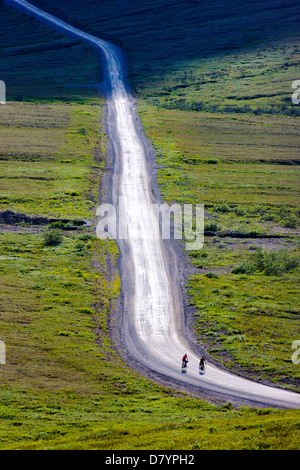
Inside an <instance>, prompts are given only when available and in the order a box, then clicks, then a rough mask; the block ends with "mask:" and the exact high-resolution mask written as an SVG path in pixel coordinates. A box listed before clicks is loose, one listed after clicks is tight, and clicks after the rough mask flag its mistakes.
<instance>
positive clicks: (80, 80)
mask: <svg viewBox="0 0 300 470" xmlns="http://www.w3.org/2000/svg"><path fill="white" fill-rule="evenodd" d="M34 3H35V4H36V5H39V6H41V7H44V8H45V9H47V10H48V11H52V12H53V13H56V14H59V16H60V17H62V18H63V19H65V20H67V21H69V22H71V23H72V24H74V25H76V26H78V27H81V28H82V29H85V30H86V31H88V32H91V33H93V34H97V35H99V36H101V37H103V38H105V39H108V40H111V41H112V42H114V43H116V44H118V45H120V46H121V47H122V48H123V49H124V50H125V51H126V54H127V57H128V65H129V67H128V76H129V81H130V85H131V87H132V89H133V92H134V93H135V95H136V97H137V101H138V112H139V115H140V117H141V120H142V124H143V126H144V129H145V133H146V135H147V137H148V138H149V139H150V141H151V142H152V144H153V146H154V148H155V150H156V156H157V163H159V165H160V169H159V170H158V171H157V179H158V183H159V185H160V189H161V194H162V197H163V199H164V201H166V202H168V203H173V202H180V203H193V204H196V203H202V204H205V230H206V233H207V236H206V237H205V244H204V247H203V249H202V250H199V251H192V252H189V253H188V255H189V257H190V263H191V267H192V268H193V274H191V276H190V277H189V279H187V287H186V289H187V295H188V298H189V303H190V304H191V305H192V306H193V311H194V325H195V333H196V334H197V335H198V341H199V344H201V345H202V346H204V348H205V349H206V351H207V355H208V357H210V358H211V359H212V360H214V361H215V362H216V363H219V364H221V365H223V366H224V367H226V368H227V369H229V370H231V371H238V372H239V373H242V374H243V375H245V376H248V377H250V378H253V379H255V380H258V381H263V382H266V383H272V384H274V385H277V386H280V387H285V388H288V389H292V390H297V391H299V365H297V364H293V363H292V360H291V356H292V353H293V350H292V343H293V341H294V340H295V339H299V335H300V332H299V310H298V307H297V305H298V304H299V302H297V299H298V288H297V286H298V279H299V264H298V262H299V237H298V234H299V202H298V201H299V200H298V194H299V193H298V189H299V184H298V181H299V175H298V168H299V153H298V148H299V126H298V120H299V117H298V114H299V113H298V111H297V110H298V108H297V107H296V106H293V105H292V103H291V100H290V97H291V83H292V81H293V80H295V79H297V78H299V77H298V76H297V73H296V70H297V69H296V67H297V61H298V60H299V55H298V52H299V48H298V45H297V41H296V40H295V39H294V37H295V36H296V23H295V20H294V18H295V17H296V13H297V8H299V7H298V6H297V2H288V3H289V4H290V5H289V7H290V8H287V4H286V2H281V1H277V0H276V2H274V1H273V2H264V3H265V5H264V7H263V6H260V3H261V2H252V3H251V5H248V7H247V8H248V10H247V11H246V10H245V9H243V5H241V2H230V6H229V4H228V6H225V5H224V4H223V3H222V2H217V1H213V2H209V3H207V2H204V3H203V6H202V8H201V9H199V6H197V3H198V2H193V1H185V2H182V1H178V2H172V3H173V4H172V5H170V2H166V1H158V0H154V1H153V2H151V6H149V2H148V1H146V0H141V1H140V2H139V3H138V6H135V7H133V6H132V2H120V1H119V0H113V1H111V0H110V1H103V2H101V3H100V2H96V0H88V1H86V2H77V1H75V0H68V1H61V0H56V1H52V2H47V1H35V2H34ZM83 3H84V5H83ZM129 3H130V6H129ZM224 3H225V2H224ZM266 3H267V4H268V5H267V6H268V7H269V8H267V7H266ZM274 3H276V5H275V4H274ZM216 7H218V8H216ZM0 10H1V15H0V24H1V38H2V39H3V41H2V44H3V47H2V48H1V49H2V50H1V63H0V69H1V76H0V79H2V80H5V82H6V85H7V100H8V102H7V105H5V106H3V105H1V106H0V137H1V138H0V164H1V170H2V171H1V193H0V203H1V209H0V211H1V212H3V211H6V210H10V211H14V212H18V213H23V214H26V215H27V216H43V217H48V218H57V219H68V220H69V221H70V222H69V223H57V222H56V223H52V224H50V225H30V224H29V223H25V222H21V223H18V224H13V225H12V224H11V225H10V224H5V223H3V224H2V226H1V234H0V238H1V253H0V270H1V294H0V295H1V303H0V305H1V307H0V308H1V316H0V339H1V340H3V341H5V344H6V364H5V365H3V364H2V365H0V383H1V388H0V418H1V419H0V448H1V449H5V450H7V449H115V450H118V449H150V450H151V449H152V450H154V449H170V450H171V449H174V450H179V449H188V450H201V449H284V450H286V449H298V448H299V428H300V423H299V411H298V410H297V411H295V410H277V409H260V408H250V407H243V406H236V405H235V404H234V403H221V402H208V401H207V400H204V399H199V398H196V397H193V396H188V395H187V394H185V393H183V392H182V391H177V390H175V389H171V388H168V387H164V386H161V385H159V384H157V383H155V382H153V381H150V380H148V379H147V378H145V377H143V376H139V375H138V374H137V373H136V372H135V371H134V370H132V369H131V368H129V367H128V365H126V364H125V363H124V361H123V360H122V358H121V357H122V355H121V352H120V351H119V350H118V349H117V348H116V346H115V345H114V344H113V342H112V339H111V330H112V328H113V326H114V318H115V315H116V312H117V308H118V301H119V293H120V276H119V272H118V265H117V260H118V250H117V246H116V244H115V243H114V242H113V241H101V240H99V239H98V238H97V237H96V236H95V223H96V220H95V212H96V207H97V204H99V202H101V201H102V200H103V198H104V197H105V196H104V192H103V186H104V179H105V175H106V173H107V172H109V171H110V169H109V168H108V167H107V165H106V152H107V150H106V149H107V147H106V144H107V136H106V134H105V129H104V126H103V122H104V119H105V106H104V99H103V97H102V96H101V84H100V85H99V88H98V90H97V92H96V91H95V88H94V87H91V86H90V85H92V84H99V83H100V82H101V80H102V76H101V68H100V65H99V60H98V57H97V56H96V55H95V53H94V52H93V51H92V50H90V49H89V48H88V47H87V46H85V45H82V44H81V43H80V42H78V41H75V40H72V39H70V38H66V37H64V36H62V35H61V34H59V33H57V32H55V31H52V29H51V28H49V27H46V26H44V25H42V24H41V23H39V22H38V21H36V20H34V19H31V18H29V17H28V16H26V15H24V14H22V13H20V12H17V11H15V10H13V9H12V8H10V7H7V6H4V5H2V4H1V5H0ZM70 12H71V13H70ZM187 31H188V34H187ZM221 31H222V33H223V34H220V32H221ZM12 32H13V34H12ZM199 36H200V38H201V41H199ZM78 85H80V86H78ZM99 90H100V95H99V94H98V92H99ZM76 220H86V221H88V222H89V224H87V225H85V226H83V227H74V222H73V221H76ZM234 234H235V235H234ZM262 235H268V236H270V235H275V236H276V237H275V238H263V237H262ZM183 433H184V436H185V439H184V441H183V439H182V436H183Z"/></svg>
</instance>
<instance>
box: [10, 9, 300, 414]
mask: <svg viewBox="0 0 300 470" xmlns="http://www.w3.org/2000/svg"><path fill="white" fill-rule="evenodd" d="M5 3H6V4H8V5H11V6H12V7H15V8H18V9H19V10H22V11H23V12H26V13H27V14H29V15H31V16H34V17H36V18H37V19H39V20H41V21H42V22H44V23H47V24H48V25H49V26H52V27H53V28H55V29H56V30H59V31H61V32H63V33H65V34H67V35H69V36H72V37H76V38H77V39H78V38H80V39H81V40H83V41H84V42H86V43H88V44H90V45H91V46H92V47H94V48H96V49H98V50H99V51H100V52H101V53H102V55H103V54H104V57H105V61H104V62H105V69H106V76H107V78H106V80H107V112H108V119H107V126H108V133H109V136H110V139H111V142H112V145H113V149H114V173H113V191H112V203H113V205H114V206H115V207H118V204H119V197H120V196H122V201H123V211H124V213H125V214H126V215H127V227H128V235H127V239H124V240H119V241H118V244H119V249H120V261H121V263H120V265H121V278H122V286H123V296H124V304H123V305H124V314H123V328H122V337H123V340H124V342H125V344H126V349H127V351H128V352H129V354H130V355H131V356H132V357H133V358H135V360H136V361H138V362H139V363H141V364H142V365H143V366H145V367H146V368H148V369H150V370H151V371H154V372H157V373H159V374H162V375H163V376H165V377H168V378H169V381H172V380H174V383H181V384H186V385H187V388H188V385H192V386H193V387H197V388H198V389H199V390H202V391H203V392H204V393H205V394H206V396H207V395H209V393H213V394H215V395H216V396H220V397H226V398H227V399H229V400H230V399H233V400H234V399H236V400H239V401H240V402H243V403H245V404H252V405H253V404H257V405H258V406H273V407H282V408H300V395H299V394H296V393H292V392H289V391H285V390H282V389H278V388H275V387H269V386H265V385H262V384H259V383H256V382H252V381H250V380H246V379H244V378H242V377H238V376H235V375H233V374H230V373H228V372H226V371H223V370H220V369H218V368H216V367H215V366H213V365H211V364H208V365H207V366H206V372H205V374H204V375H200V374H199V370H198V363H199V358H198V357H197V356H196V355H195V353H194V352H193V350H192V348H191V347H190V346H189V345H188V344H187V342H186V340H185V338H184V337H183V336H184V335H183V334H182V333H181V332H182V331H183V302H182V298H181V292H180V288H179V283H178V282H177V274H176V262H174V258H173V257H172V256H171V255H170V248H169V246H168V245H167V243H164V241H163V240H161V239H160V237H159V236H152V235H153V231H155V228H154V227H155V226H156V225H155V221H156V217H157V215H156V213H155V211H154V209H152V207H153V206H152V204H153V203H155V202H157V201H155V200H154V196H153V192H152V191H151V181H150V172H149V167H148V161H147V149H146V144H145V138H144V136H143V134H142V133H141V130H140V126H139V125H138V120H137V117H136V112H135V105H134V101H133V99H132V97H131V95H130V92H129V90H128V89H127V86H126V81H125V77H124V66H123V60H122V54H121V53H120V51H119V50H118V49H117V48H116V47H114V46H113V45H111V44H109V43H108V42H106V41H102V40H101V39H98V38H97V37H94V36H91V35H89V34H86V33H84V32H82V31H80V30H78V29H76V28H74V27H72V26H70V25H68V24H67V23H65V22H63V21H61V20H59V19H58V18H56V17H54V16H52V15H50V14H48V13H46V12H44V11H41V10H39V9H38V8H36V7H34V6H33V5H31V4H29V3H27V2H25V1H23V0H6V1H5ZM143 208H144V209H143ZM184 353H187V354H188V356H189V364H188V372H187V373H186V374H182V372H181V357H182V356H183V354H184Z"/></svg>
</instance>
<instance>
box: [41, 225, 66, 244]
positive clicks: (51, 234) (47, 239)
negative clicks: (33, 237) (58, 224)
mask: <svg viewBox="0 0 300 470" xmlns="http://www.w3.org/2000/svg"><path fill="white" fill-rule="evenodd" d="M61 242H62V235H61V233H60V231H59V230H58V229H54V230H49V231H48V232H45V233H44V245H45V246H55V245H59V244H60V243H61Z"/></svg>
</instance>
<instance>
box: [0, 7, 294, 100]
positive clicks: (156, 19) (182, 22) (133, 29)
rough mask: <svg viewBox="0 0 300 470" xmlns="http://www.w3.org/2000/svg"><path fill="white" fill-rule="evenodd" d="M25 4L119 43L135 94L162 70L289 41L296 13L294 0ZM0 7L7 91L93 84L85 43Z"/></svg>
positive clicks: (95, 71) (171, 70) (96, 74)
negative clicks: (65, 36)
mask: <svg viewBox="0 0 300 470" xmlns="http://www.w3.org/2000/svg"><path fill="white" fill-rule="evenodd" d="M33 3H34V4H35V5H37V6H39V7H41V8H44V9H45V10H47V11H49V12H52V13H54V14H56V15H58V16H59V17H61V18H63V19H65V20H66V21H68V22H70V23H72V24H74V25H76V26H78V27H79V28H82V29H84V30H85V31H88V32H90V33H92V34H96V35H98V36H100V37H102V38H104V39H108V40H110V41H112V42H114V43H115V44H118V45H119V46H121V47H122V48H123V49H124V50H125V52H126V54H127V57H128V62H129V77H130V81H131V84H132V87H133V88H134V89H135V90H136V91H137V92H139V91H140V89H141V88H142V89H145V86H146V87H147V83H148V85H149V86H150V85H151V83H156V84H157V83H158V81H159V80H160V79H161V78H162V77H163V76H165V75H166V74H168V72H169V73H174V71H176V70H178V69H181V70H182V67H183V65H182V64H183V63H185V64H186V65H187V66H189V65H191V62H192V61H194V60H200V59H202V58H204V57H209V56H212V55H216V54H223V53H224V52H226V53H229V52H231V51H234V50H237V49H239V50H241V49H243V48H249V47H250V48H251V47H253V46H255V45H258V44H266V43H274V42H276V41H281V40H288V39H290V38H294V37H295V36H296V35H297V33H298V24H297V18H299V14H300V6H299V3H298V2H297V1H294V0H292V1H283V0H268V1H264V2H261V1H259V0H255V1H242V2H241V1H237V0H235V1H226V2H221V1H219V0H213V1H209V2H208V1H195V0H189V1H178V0H177V1H176V0H174V1H172V2H171V1H166V0H152V1H151V2H149V0H141V1H138V2H137V1H125V2H124V1H121V0H104V1H99V0H87V1H84V2H78V1H77V0H67V1H65V0H54V1H52V0H51V1H46V0H44V1H40V0H34V1H33ZM0 9H1V20H0V22H1V50H2V58H1V65H0V67H1V71H0V73H1V78H2V79H6V80H7V81H8V85H11V88H12V90H13V92H15V89H16V87H17V86H19V87H20V89H23V88H24V85H28V87H30V85H31V84H32V85H33V86H37V87H38V89H40V88H41V87H42V85H45V90H46V89H47V88H48V87H50V89H47V91H48V92H49V93H50V94H53V93H54V89H55V90H56V94H57V93H58V92H57V90H58V87H59V86H60V85H61V84H66V83H76V84H78V83H92V82H93V81H97V80H98V77H99V75H100V74H99V70H98V69H97V65H95V63H94V62H93V58H94V56H93V52H91V51H87V48H86V47H85V46H81V45H79V44H78V43H76V42H75V41H70V40H69V39H68V38H64V37H62V36H61V35H59V34H57V33H55V32H51V31H50V28H47V27H45V26H43V25H40V24H38V22H37V21H35V20H31V19H29V18H27V17H26V16H25V15H22V14H20V13H16V12H14V11H13V10H12V9H11V8H9V7H7V6H3V5H1V6H0ZM33 68H34V69H33ZM32 72H34V73H32ZM74 76H75V77H76V78H74ZM24 80H25V81H26V84H24ZM41 80H42V81H43V83H41ZM153 80H154V82H153ZM51 81H52V85H51ZM141 81H142V83H143V85H142V87H141ZM145 82H147V83H146V85H145ZM50 85H51V86H50ZM25 88H26V87H25ZM8 89H9V90H10V86H9V87H8ZM69 92H70V91H67V92H66V93H69ZM54 94H55V93H54ZM58 94H59V93H58Z"/></svg>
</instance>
